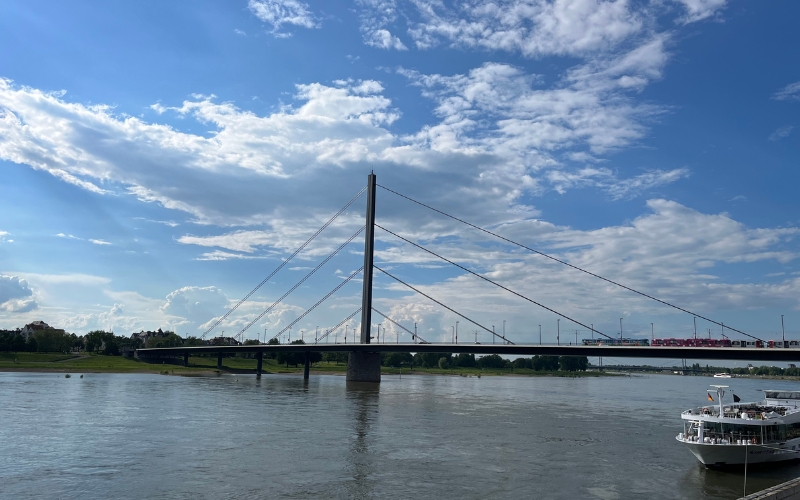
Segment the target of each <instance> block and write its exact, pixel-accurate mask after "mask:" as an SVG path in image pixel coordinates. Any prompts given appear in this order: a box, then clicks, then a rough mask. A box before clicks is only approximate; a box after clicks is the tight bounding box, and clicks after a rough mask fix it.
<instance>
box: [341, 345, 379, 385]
mask: <svg viewBox="0 0 800 500" xmlns="http://www.w3.org/2000/svg"><path fill="white" fill-rule="evenodd" d="M347 381H348V382H374V383H379V382H380V381H381V353H379V352H351V353H350V357H348V358H347Z"/></svg>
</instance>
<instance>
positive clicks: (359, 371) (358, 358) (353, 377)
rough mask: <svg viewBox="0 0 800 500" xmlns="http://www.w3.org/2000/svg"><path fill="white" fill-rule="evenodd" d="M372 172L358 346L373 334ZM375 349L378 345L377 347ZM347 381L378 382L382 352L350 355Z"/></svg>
mask: <svg viewBox="0 0 800 500" xmlns="http://www.w3.org/2000/svg"><path fill="white" fill-rule="evenodd" d="M375 187H376V182H375V173H374V172H372V173H370V174H369V177H367V231H366V235H365V237H364V289H363V293H362V295H361V343H362V344H369V343H370V338H369V334H370V332H371V331H372V273H373V269H374V267H373V265H372V264H373V253H374V251H375ZM376 348H377V346H376ZM347 381H348V382H371V383H378V382H380V381H381V353H380V352H366V351H358V352H351V353H350V356H349V357H348V358H347Z"/></svg>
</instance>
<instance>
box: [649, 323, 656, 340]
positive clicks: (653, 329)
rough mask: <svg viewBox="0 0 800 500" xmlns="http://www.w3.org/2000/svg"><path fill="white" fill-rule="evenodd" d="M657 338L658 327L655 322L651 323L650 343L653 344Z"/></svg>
mask: <svg viewBox="0 0 800 500" xmlns="http://www.w3.org/2000/svg"><path fill="white" fill-rule="evenodd" d="M655 339H656V327H655V326H653V323H650V343H651V344H652V343H653V341H654V340H655Z"/></svg>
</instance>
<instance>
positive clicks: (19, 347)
mask: <svg viewBox="0 0 800 500" xmlns="http://www.w3.org/2000/svg"><path fill="white" fill-rule="evenodd" d="M11 350H12V351H14V352H20V351H24V350H25V337H23V336H22V335H14V337H13V338H12V339H11Z"/></svg>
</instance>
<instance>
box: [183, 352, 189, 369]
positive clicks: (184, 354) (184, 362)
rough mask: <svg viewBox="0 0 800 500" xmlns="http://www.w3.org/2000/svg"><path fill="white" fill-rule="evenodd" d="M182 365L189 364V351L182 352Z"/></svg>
mask: <svg viewBox="0 0 800 500" xmlns="http://www.w3.org/2000/svg"><path fill="white" fill-rule="evenodd" d="M183 366H189V353H188V352H185V353H183Z"/></svg>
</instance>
